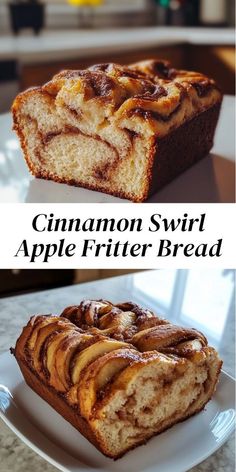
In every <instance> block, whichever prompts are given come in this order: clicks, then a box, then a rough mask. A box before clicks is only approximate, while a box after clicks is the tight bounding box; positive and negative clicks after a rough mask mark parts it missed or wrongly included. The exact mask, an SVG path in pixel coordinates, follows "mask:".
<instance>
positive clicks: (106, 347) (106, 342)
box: [71, 339, 133, 384]
mask: <svg viewBox="0 0 236 472" xmlns="http://www.w3.org/2000/svg"><path fill="white" fill-rule="evenodd" d="M121 347H128V348H130V347H131V349H133V346H130V345H129V344H127V343H124V342H122V341H115V340H112V339H102V340H101V341H98V342H96V343H95V344H92V346H89V347H87V348H86V349H84V351H82V352H80V353H78V354H77V355H76V356H75V358H74V360H73V367H72V372H71V380H72V383H73V384H76V383H78V382H79V381H80V374H81V372H82V370H83V369H84V368H85V367H87V366H88V365H89V364H91V362H93V361H95V359H97V358H98V357H100V356H102V355H103V354H106V353H107V352H110V351H114V350H116V349H120V348H121Z"/></svg>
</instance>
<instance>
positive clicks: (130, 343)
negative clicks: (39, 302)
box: [13, 300, 222, 459]
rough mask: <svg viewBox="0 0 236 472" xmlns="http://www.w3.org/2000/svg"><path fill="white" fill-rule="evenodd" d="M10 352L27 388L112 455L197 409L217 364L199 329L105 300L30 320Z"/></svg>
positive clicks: (211, 387)
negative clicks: (184, 326)
mask: <svg viewBox="0 0 236 472" xmlns="http://www.w3.org/2000/svg"><path fill="white" fill-rule="evenodd" d="M13 351H14V355H15V357H16V359H17V362H18V364H19V366H20V368H21V371H22V373H23V376H24V378H25V380H26V382H27V383H28V385H29V386H30V387H31V388H32V389H33V390H35V391H36V392H37V393H38V394H39V395H40V396H41V397H42V398H44V399H45V400H46V401H47V402H48V403H50V405H51V406H52V407H53V408H55V409H56V410H57V411H58V412H59V413H60V414H61V415H62V416H63V417H64V418H65V419H66V420H67V421H69V422H70V423H71V424H72V425H73V426H74V427H75V428H77V429H78V430H79V431H80V432H81V433H82V434H83V435H84V436H86V437H87V438H88V439H89V441H91V442H92V443H93V444H94V445H95V446H96V447H97V448H98V449H99V450H100V451H101V452H102V453H103V454H105V455H106V456H108V457H111V458H114V459H115V458H118V457H120V456H122V455H123V454H124V453H125V452H127V451H128V450H130V449H132V448H134V447H136V446H138V445H139V444H143V443H145V442H146V441H147V440H148V439H149V438H151V437H152V436H153V435H155V434H158V433H160V432H162V431H164V430H165V429H167V428H169V427H170V426H172V425H173V424H175V423H178V422H179V421H182V420H184V419H186V418H188V417H189V416H191V415H193V414H195V413H197V412H199V411H200V410H202V409H203V407H204V406H205V404H206V403H207V402H208V401H209V400H210V398H211V397H212V395H213V393H214V391H215V388H216V384H217V380H218V377H219V372H220V369H221V364H222V362H221V360H220V359H219V357H218V354H217V352H216V351H215V349H213V348H212V347H209V346H208V344H207V340H206V338H205V336H204V335H203V334H202V333H200V332H199V331H197V330H195V329H190V328H181V327H179V326H175V325H172V324H171V323H169V322H168V321H167V320H165V319H162V318H159V317H157V316H156V315H155V314H154V313H153V312H151V311H150V310H147V309H143V308H141V307H140V306H138V305H136V304H134V303H131V302H128V303H121V304H117V305H113V304H112V303H111V302H108V301H104V300H99V301H93V300H85V301H83V302H81V304H80V305H78V306H72V307H68V308H66V309H65V310H64V312H63V313H62V315H61V316H54V315H39V316H34V317H32V318H31V319H30V321H29V323H28V324H27V326H26V327H25V328H24V329H23V331H22V334H21V335H20V337H19V339H18V340H17V343H16V347H15V349H14V350H13Z"/></svg>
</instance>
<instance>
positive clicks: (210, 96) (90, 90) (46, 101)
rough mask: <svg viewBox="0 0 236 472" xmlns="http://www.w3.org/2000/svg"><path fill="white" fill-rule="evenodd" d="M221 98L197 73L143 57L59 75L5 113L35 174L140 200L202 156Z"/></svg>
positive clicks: (22, 96)
mask: <svg viewBox="0 0 236 472" xmlns="http://www.w3.org/2000/svg"><path fill="white" fill-rule="evenodd" d="M221 99H222V96H221V93H220V91H219V89H218V88H217V86H216V84H215V82H214V81H213V80H211V79H209V78H207V77H206V76H204V75H203V74H200V73H198V72H189V71H184V70H177V69H174V68H172V67H171V65H170V64H169V63H168V62H167V61H162V60H147V61H143V62H138V63H136V64H131V65H130V66H121V65H119V64H99V65H95V66H92V67H90V68H88V69H86V70H66V71H62V72H60V73H59V74H57V75H56V76H54V77H53V79H52V80H51V81H50V82H49V83H46V84H45V85H44V86H42V87H35V88H31V89H29V90H26V91H25V92H23V93H21V94H20V95H18V96H17V97H16V99H15V101H14V103H13V107H12V111H13V121H14V129H15V130H16V132H17V134H18V136H19V138H20V142H21V146H22V149H23V152H24V156H25V159H26V162H27V164H28V166H29V169H30V170H31V172H32V173H33V174H34V175H35V176H36V177H40V178H45V179H51V180H54V181H57V182H64V183H67V184H72V185H78V186H81V187H86V188H89V189H93V190H98V191H101V192H105V193H109V194H113V195H116V196H118V197H122V198H127V199H130V200H133V201H135V202H141V201H144V200H146V199H147V198H148V196H150V195H151V194H152V193H153V192H155V191H156V190H158V189H159V188H161V187H162V186H163V185H165V184H166V183H168V182H170V181H171V180H172V179H173V178H174V177H176V176H177V175H178V174H180V173H181V172H183V171H184V170H185V169H187V168H188V167H190V166H191V165H193V164H194V163H195V162H197V161H198V160H199V159H201V158H203V157H204V156H206V155H207V154H208V152H209V151H210V149H211V147H212V145H213V137H214V131H215V127H216V123H217V119H218V115H219V110H220V104H221Z"/></svg>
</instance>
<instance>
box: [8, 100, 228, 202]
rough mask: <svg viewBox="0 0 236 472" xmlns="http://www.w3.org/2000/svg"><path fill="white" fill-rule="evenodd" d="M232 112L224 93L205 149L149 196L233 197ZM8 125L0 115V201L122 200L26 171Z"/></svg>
mask: <svg viewBox="0 0 236 472" xmlns="http://www.w3.org/2000/svg"><path fill="white" fill-rule="evenodd" d="M234 117H235V98H234V97H233V96H225V97H224V100H223V105H222V110H221V114H220V119H219V123H218V125H217V130H216V135H215V145H214V147H213V149H212V151H211V153H210V155H209V156H207V157H205V158H204V159H202V160H201V161H200V162H198V163H197V164H195V165H194V166H192V167H191V168H190V169H188V170H187V171H186V172H184V173H183V174H181V175H180V176H179V177H177V178H176V179H174V180H173V181H172V182H171V183H170V184H169V185H166V186H165V187H164V188H163V189H161V190H160V191H159V192H157V193H156V194H155V195H153V196H152V197H151V198H150V199H149V202H155V203H184V202H187V203H201V202H202V203H205V202H208V203H231V202H234V201H235V198H234V197H235V172H234V159H235V157H234V155H235V151H234V129H235V125H234ZM11 127H12V121H11V115H10V114H9V113H7V114H4V115H0V202H28V203H43V202H44V203H45V202H48V203H60V202H64V203H83V202H88V203H103V202H104V203H105V202H106V203H112V202H116V203H121V202H126V203H127V202H128V200H121V199H119V198H116V197H113V196H111V195H106V194H104V193H101V192H93V191H92V190H86V189H83V188H78V187H72V186H69V185H65V184H59V183H56V182H51V181H46V180H42V179H36V178H34V177H33V176H32V175H31V174H30V173H29V171H28V168H27V166H26V164H25V161H24V159H23V156H22V152H21V150H20V145H19V141H18V139H17V137H16V135H15V133H14V132H13V131H12V129H11Z"/></svg>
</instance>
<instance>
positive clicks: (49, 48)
mask: <svg viewBox="0 0 236 472" xmlns="http://www.w3.org/2000/svg"><path fill="white" fill-rule="evenodd" d="M180 43H188V44H198V45H201V44H207V45H217V44H220V45H234V43H235V36H234V29H233V28H177V27H159V26H158V27H157V26H155V27H143V28H122V29H107V30H91V29H90V30H70V31H68V30H67V31H64V30H57V31H46V30H45V31H44V32H43V33H42V34H40V35H39V36H32V34H30V35H29V34H25V35H20V36H17V37H15V36H13V35H6V36H0V60H6V59H15V60H18V61H19V62H22V63H27V62H32V63H33V62H34V63H35V62H41V61H47V60H50V61H51V60H52V58H53V60H60V59H65V57H66V59H72V58H79V57H85V56H86V57H87V56H93V55H96V54H99V55H101V54H104V53H107V52H110V51H112V52H115V51H119V52H122V51H126V50H132V49H138V48H142V49H144V48H148V47H152V46H166V45H168V44H180Z"/></svg>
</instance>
